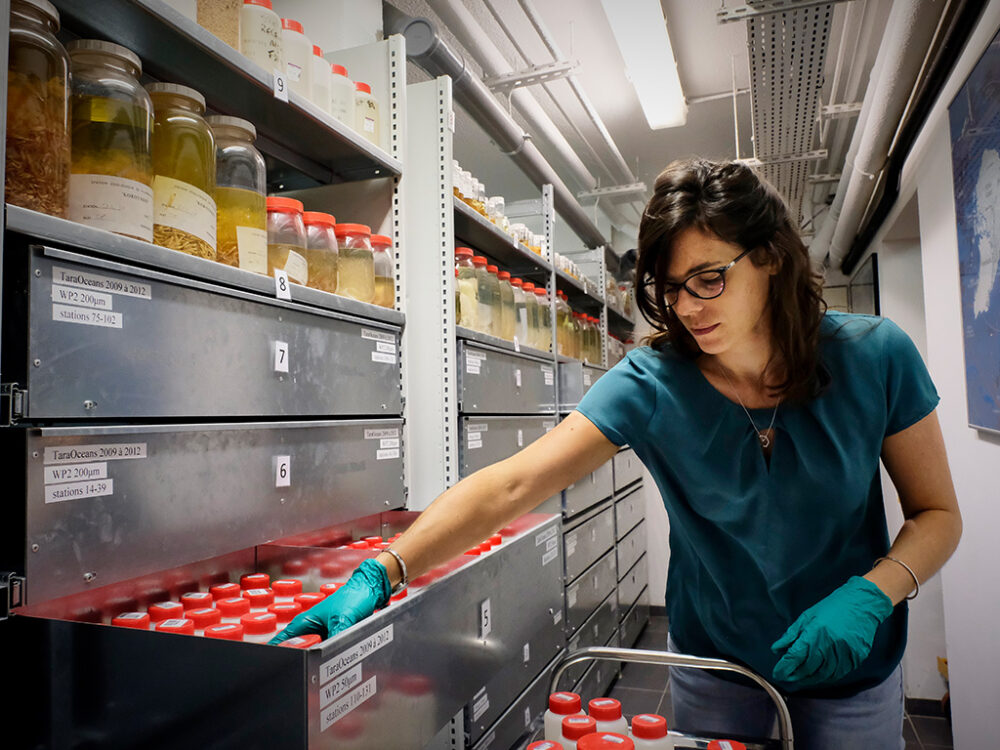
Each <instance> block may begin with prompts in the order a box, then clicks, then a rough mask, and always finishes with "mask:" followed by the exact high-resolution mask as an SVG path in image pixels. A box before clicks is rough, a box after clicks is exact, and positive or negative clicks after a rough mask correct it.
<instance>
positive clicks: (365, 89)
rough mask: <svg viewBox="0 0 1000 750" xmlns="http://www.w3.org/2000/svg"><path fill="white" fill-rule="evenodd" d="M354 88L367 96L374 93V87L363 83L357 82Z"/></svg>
mask: <svg viewBox="0 0 1000 750" xmlns="http://www.w3.org/2000/svg"><path fill="white" fill-rule="evenodd" d="M354 88H355V89H357V90H358V91H362V92H364V93H365V94H370V93H371V92H372V87H371V86H369V85H368V84H367V83H364V82H362V81H357V82H356V83H355V84H354Z"/></svg>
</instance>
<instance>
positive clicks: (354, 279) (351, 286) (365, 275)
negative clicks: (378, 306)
mask: <svg viewBox="0 0 1000 750" xmlns="http://www.w3.org/2000/svg"><path fill="white" fill-rule="evenodd" d="M335 231H336V233H337V244H338V245H339V247H340V258H339V262H338V276H339V278H338V280H337V294H340V295H343V296H344V297H351V298H353V299H356V300H360V301H361V302H374V301H375V259H374V257H373V255H372V244H371V236H372V230H371V228H370V227H366V226H365V225H364V224H338V225H337V226H336V229H335Z"/></svg>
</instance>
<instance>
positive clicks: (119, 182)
mask: <svg viewBox="0 0 1000 750" xmlns="http://www.w3.org/2000/svg"><path fill="white" fill-rule="evenodd" d="M68 49H69V56H70V60H71V61H72V71H73V77H72V91H73V94H72V96H71V97H70V121H71V126H72V136H73V145H72V161H71V166H70V176H69V212H68V214H67V218H69V219H70V220H71V221H75V222H78V223H80V224H86V225H87V226H91V227H95V228H96V229H105V230H107V231H109V232H114V233H116V234H121V235H125V236H126V237H134V238H135V239H138V240H145V241H146V242H152V241H153V154H152V137H153V102H152V100H151V99H150V98H149V94H148V93H147V91H146V89H144V88H143V87H142V85H141V84H140V83H139V77H140V76H141V75H142V63H141V62H140V61H139V57H138V56H137V55H136V54H134V53H133V52H132V51H131V50H128V49H126V48H125V47H120V46H118V45H117V44H112V43H110V42H102V41H98V40H96V39H78V40H76V41H73V42H70V43H69V45H68ZM8 158H10V155H9V152H8Z"/></svg>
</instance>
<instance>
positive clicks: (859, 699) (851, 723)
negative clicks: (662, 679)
mask: <svg viewBox="0 0 1000 750" xmlns="http://www.w3.org/2000/svg"><path fill="white" fill-rule="evenodd" d="M667 650H669V651H674V652H677V651H679V649H678V648H677V646H676V644H674V642H673V640H672V639H671V638H670V636H667ZM765 678H766V675H765ZM670 697H671V699H672V703H673V708H674V727H673V728H674V729H677V731H680V732H687V733H689V734H698V735H701V736H707V737H717V738H720V739H721V738H725V737H733V735H736V737H733V738H734V739H736V738H738V737H739V736H741V735H742V736H744V737H750V738H752V739H763V738H767V737H770V736H771V731H772V727H773V726H774V723H775V719H776V716H777V711H776V709H775V706H774V703H773V702H772V701H771V699H770V698H769V697H768V696H767V693H765V692H764V691H763V690H761V689H760V688H752V687H746V686H743V685H738V684H736V683H732V682H727V681H725V680H722V679H720V678H718V677H715V676H713V674H712V673H711V672H708V671H706V670H701V669H683V668H679V667H670ZM785 700H786V702H787V703H788V710H789V713H791V715H792V730H793V731H794V733H795V748H796V750H903V748H904V746H905V743H904V741H903V670H902V667H896V670H895V671H894V672H893V673H892V674H891V675H889V677H888V678H887V679H886V680H885V681H884V682H882V683H881V684H880V685H876V686H875V687H873V688H869V689H868V690H863V691H862V692H860V693H858V694H857V695H853V696H851V697H850V698H801V697H799V698H797V697H795V695H794V694H793V695H790V696H787V697H786V698H785Z"/></svg>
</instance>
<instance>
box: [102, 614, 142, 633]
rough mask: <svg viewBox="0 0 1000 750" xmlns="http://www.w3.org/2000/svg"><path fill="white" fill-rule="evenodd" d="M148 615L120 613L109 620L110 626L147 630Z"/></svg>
mask: <svg viewBox="0 0 1000 750" xmlns="http://www.w3.org/2000/svg"><path fill="white" fill-rule="evenodd" d="M149 623H150V620H149V614H147V613H146V612H122V613H121V614H118V615H115V616H114V617H112V618H111V624H112V625H115V626H116V627H119V628H132V629H134V630H149Z"/></svg>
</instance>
